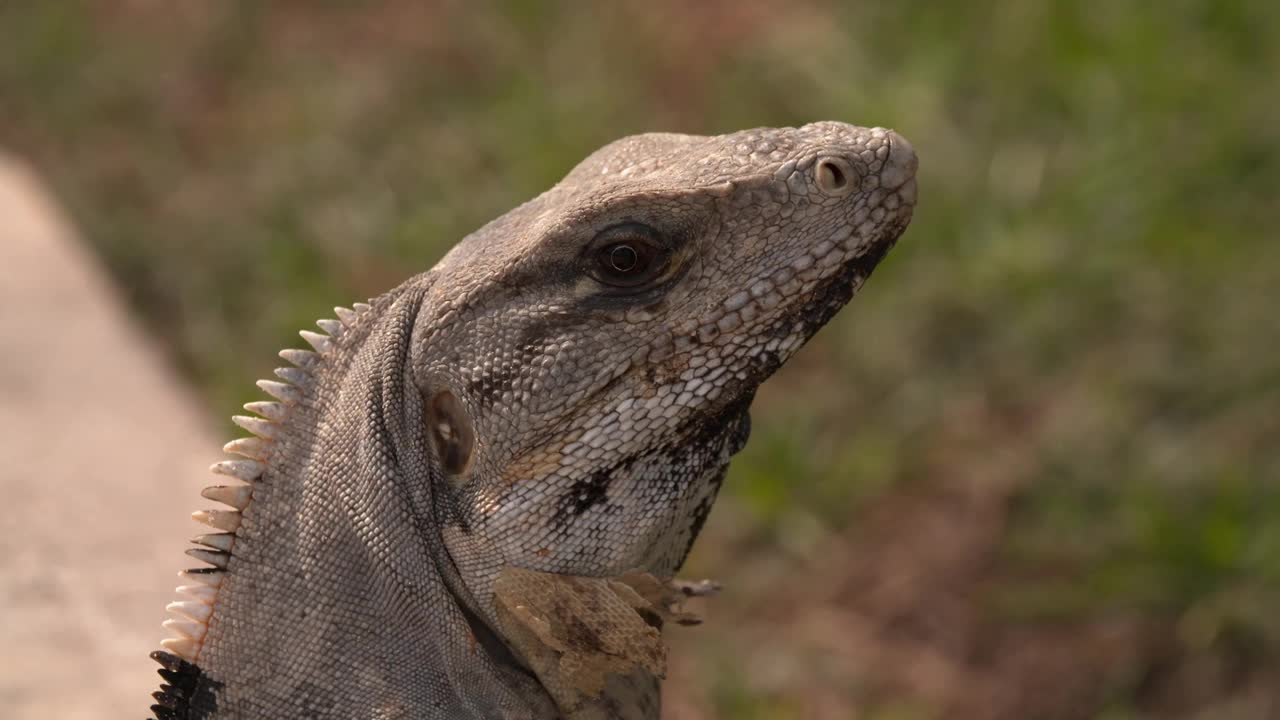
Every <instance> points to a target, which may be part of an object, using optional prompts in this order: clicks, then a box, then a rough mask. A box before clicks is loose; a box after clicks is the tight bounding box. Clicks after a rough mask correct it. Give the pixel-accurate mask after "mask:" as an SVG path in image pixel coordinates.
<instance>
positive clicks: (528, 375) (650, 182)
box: [152, 122, 916, 720]
mask: <svg viewBox="0 0 1280 720" xmlns="http://www.w3.org/2000/svg"><path fill="white" fill-rule="evenodd" d="M915 170H916V157H915V153H914V152H913V151H912V149H911V146H910V145H909V144H908V143H907V142H906V141H905V140H904V139H902V137H900V136H899V135H897V134H896V133H894V132H892V131H890V130H884V129H881V128H872V129H867V128H859V127H853V126H850V125H845V124H842V123H834V122H823V123H815V124H812V125H806V126H804V127H801V128H782V129H756V130H747V131H743V132H739V133H734V134H730V135H722V136H717V137H699V136H690V135H671V134H650V135H638V136H634V137H629V138H624V139H622V140H619V141H617V142H614V143H612V144H610V145H608V146H606V147H604V148H603V149H601V150H599V151H597V152H596V153H595V154H593V155H591V156H590V157H588V158H587V159H586V160H584V161H583V162H582V163H581V164H580V165H578V167H576V168H575V169H574V170H573V171H572V172H570V173H569V175H568V176H567V177H565V179H564V180H563V181H561V182H560V183H559V184H558V185H556V186H555V187H553V188H551V189H550V190H548V191H547V192H545V193H544V194H542V195H541V196H539V197H537V198H535V199H533V200H531V201H529V202H527V203H525V204H524V205H521V206H520V207H518V208H516V209H514V210H512V211H511V212H509V213H507V214H506V215H504V216H502V217H500V218H498V219H497V220H494V221H493V222H491V223H489V224H488V225H486V226H485V227H483V228H481V229H480V230H478V231H476V232H475V233H472V234H471V235H469V236H467V237H466V238H465V239H463V240H462V242H460V243H459V244H458V245H457V246H456V247H455V248H454V249H453V250H452V252H450V253H449V254H448V255H447V256H445V258H444V259H443V260H441V261H440V262H439V264H437V265H436V266H435V267H434V268H432V269H431V270H429V271H427V272H425V273H422V274H420V275H418V276H416V277H414V278H412V279H410V280H408V281H407V282H405V283H404V284H403V285H401V286H400V287H398V288H396V289H394V290H392V291H390V292H388V293H387V294H385V295H383V296H381V297H379V298H376V299H374V300H372V301H370V303H369V304H367V305H366V304H356V305H355V307H354V309H351V310H348V309H343V308H337V309H336V312H337V319H335V320H321V321H319V323H318V325H319V327H320V329H322V330H323V331H324V333H323V334H320V333H312V332H306V331H304V332H303V333H302V335H303V337H304V338H305V339H306V340H307V341H308V342H309V343H310V344H311V345H312V346H313V347H314V352H312V351H302V350H285V351H283V352H281V357H283V358H284V359H285V360H287V361H288V362H289V363H291V365H292V367H288V368H283V369H280V370H277V371H276V372H277V375H278V376H279V379H278V380H271V381H261V382H259V383H258V384H259V386H260V387H261V388H262V389H263V390H265V391H266V392H267V393H269V394H270V395H272V396H274V398H275V401H274V402H259V403H250V404H249V405H247V406H246V408H247V409H249V410H250V411H251V412H253V413H255V414H256V415H257V417H237V418H235V420H236V422H237V423H238V424H239V425H240V426H242V427H243V428H245V429H246V430H248V431H249V432H250V433H252V437H248V438H244V439H240V440H236V441H234V442H232V443H230V444H229V445H227V447H226V450H227V451H228V452H229V453H231V454H233V455H236V456H238V459H233V460H226V461H223V462H220V463H218V464H216V465H214V466H213V471H214V472H215V473H218V474H220V475H222V476H224V477H225V478H226V480H227V484H225V485H220V486H216V487H211V488H209V489H207V490H206V491H205V492H204V496H205V497H207V498H209V499H211V500H215V501H218V502H220V503H223V504H224V505H226V506H227V507H226V508H225V509H221V510H209V511H205V512H202V513H197V514H196V516H197V519H199V520H202V521H203V522H205V523H206V524H208V525H210V526H211V527H212V530H211V531H210V533H209V534H207V535H203V536H201V537H199V538H196V540H195V542H196V543H197V547H195V548H192V549H191V550H189V551H188V552H189V553H190V554H191V555H193V556H194V557H196V558H198V559H200V560H202V561H204V562H206V563H207V564H208V566H207V567H202V568H198V569H194V570H190V571H187V572H185V573H183V576H184V581H185V582H184V587H181V588H179V592H180V593H181V594H182V596H183V599H182V600H181V601H180V602H177V603H174V604H172V605H170V606H169V608H170V610H172V611H173V613H174V618H173V619H172V620H170V621H168V622H166V626H168V627H169V629H170V630H172V631H173V632H174V633H175V635H176V637H175V638H173V639H169V640H165V641H164V642H163V643H162V645H163V646H164V648H165V649H164V651H162V652H158V653H156V654H155V657H156V658H157V660H159V661H160V663H161V664H162V665H163V666H164V669H163V670H162V671H161V674H162V675H163V676H164V679H165V684H164V685H162V686H161V690H160V691H159V692H157V693H156V694H155V697H156V698H157V701H158V704H156V705H154V706H153V708H152V709H153V711H154V712H155V714H156V717H157V718H160V719H161V720H163V719H165V718H554V717H560V716H562V715H563V716H570V717H629V718H655V717H657V715H658V680H659V678H660V676H661V673H662V666H661V662H660V661H661V658H660V654H661V652H662V648H661V643H660V642H659V641H657V640H656V638H657V637H658V636H657V632H656V626H657V625H659V624H660V623H657V622H647V623H646V621H645V619H646V618H648V619H649V620H650V621H651V620H652V618H653V615H654V608H653V607H649V606H650V605H661V604H662V603H661V602H660V601H659V599H657V595H660V594H661V593H659V592H658V591H656V590H654V588H657V587H659V586H661V585H662V583H663V582H665V581H667V580H669V579H670V578H671V577H672V575H673V574H674V573H675V571H676V570H677V569H678V568H679V567H680V565H681V563H682V562H683V561H684V558H685V556H686V555H687V554H688V552H689V548H690V545H691V544H692V542H693V540H694V538H695V537H696V536H697V534H698V531H699V529H700V528H701V527H702V524H703V521H704V520H705V519H706V517H707V513H708V512H709V511H710V509H711V505H712V502H713V501H714V499H715V497H716V493H717V490H718V489H719V487H720V483H721V481H722V480H723V478H724V475H725V470H726V468H727V466H728V463H729V458H730V456H731V455H733V454H734V453H735V452H737V451H738V450H739V449H740V448H741V447H742V445H743V443H745V442H746V439H747V434H748V428H749V419H748V415H747V408H748V406H749V404H750V402H751V399H752V397H753V395H754V393H755V391H756V388H757V387H758V386H759V384H760V383H761V382H763V381H764V380H765V379H766V378H767V377H769V375H771V374H772V373H773V372H774V371H776V370H777V369H778V367H779V366H780V365H782V363H783V362H785V361H786V360H787V358H789V357H790V356H791V355H792V354H793V353H794V352H795V351H796V350H797V349H798V348H799V347H800V346H801V345H802V344H803V343H804V342H805V341H806V340H807V339H808V338H809V337H811V336H812V335H813V334H814V333H815V332H816V331H817V330H818V328H820V327H821V326H822V325H823V324H824V323H825V322H826V321H827V320H829V319H830V318H831V316H832V315H834V314H835V312H836V311H837V310H839V309H840V308H841V307H842V306H843V305H844V304H845V303H846V302H847V301H848V300H849V298H850V297H852V295H853V294H854V292H856V291H857V290H858V289H859V288H860V287H861V285H862V283H863V282H864V281H865V280H866V279H867V277H868V275H870V273H871V271H872V270H873V269H874V268H875V266H876V264H877V263H878V262H879V261H880V259H881V258H882V257H883V256H884V254H885V253H886V252H887V251H888V250H889V249H890V248H891V247H892V246H893V244H894V243H895V242H896V241H897V239H898V237H899V235H901V234H902V232H903V230H904V229H905V228H906V226H907V224H908V222H909V221H910V219H911V214H912V208H913V207H914V205H915V201H916V182H915ZM624 576H625V577H627V578H631V580H623V579H620V578H624ZM647 576H652V577H648V580H642V581H637V580H635V579H636V578H645V577H647ZM645 583H649V584H648V585H645ZM646 593H647V594H648V596H647V597H646ZM655 593H656V594H655ZM627 612H632V613H635V616H634V618H633V617H631V616H629V615H627ZM658 614H659V615H660V614H661V613H658ZM655 653H657V654H655Z"/></svg>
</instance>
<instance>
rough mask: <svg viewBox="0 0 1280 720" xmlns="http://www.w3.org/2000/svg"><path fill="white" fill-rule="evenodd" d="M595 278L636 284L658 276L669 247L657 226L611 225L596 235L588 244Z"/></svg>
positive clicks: (621, 284) (612, 283) (628, 285)
mask: <svg viewBox="0 0 1280 720" xmlns="http://www.w3.org/2000/svg"><path fill="white" fill-rule="evenodd" d="M587 259H588V262H589V263H590V272H591V275H592V277H594V278H595V279H596V280H598V281H600V282H601V283H604V284H605V285H610V286H613V287H617V288H638V287H640V286H643V285H645V284H647V283H649V282H651V281H653V280H654V278H657V277H658V276H660V275H661V274H662V272H663V270H666V268H667V264H668V262H669V261H670V260H671V251H670V250H668V249H667V246H666V243H664V242H663V241H662V236H661V235H659V234H658V231H657V230H654V229H653V228H651V227H649V226H648V225H642V224H640V223H624V224H622V225H614V226H613V227H611V228H608V229H606V230H604V231H602V232H601V233H600V234H599V235H596V237H595V239H593V240H592V241H591V245H589V246H588V248H587Z"/></svg>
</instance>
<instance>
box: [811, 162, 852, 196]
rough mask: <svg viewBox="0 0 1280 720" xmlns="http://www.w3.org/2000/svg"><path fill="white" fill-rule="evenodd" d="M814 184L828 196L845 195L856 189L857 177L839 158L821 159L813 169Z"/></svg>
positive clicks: (847, 164)
mask: <svg viewBox="0 0 1280 720" xmlns="http://www.w3.org/2000/svg"><path fill="white" fill-rule="evenodd" d="M813 178H814V182H816V183H817V184H818V189H819V190H821V191H822V192H824V193H826V194H828V195H837V196H838V195H847V194H849V193H851V192H853V191H854V190H857V189H858V176H857V174H856V173H854V171H853V168H852V167H850V166H849V163H847V162H845V161H844V160H843V159H841V158H834V157H828V158H822V159H820V160H818V162H817V163H815V164H814V167H813Z"/></svg>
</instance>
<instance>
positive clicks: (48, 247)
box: [0, 156, 217, 719]
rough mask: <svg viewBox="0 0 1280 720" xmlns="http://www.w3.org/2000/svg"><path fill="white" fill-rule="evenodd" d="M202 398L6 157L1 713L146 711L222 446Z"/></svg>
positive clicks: (2, 191)
mask: <svg viewBox="0 0 1280 720" xmlns="http://www.w3.org/2000/svg"><path fill="white" fill-rule="evenodd" d="M197 407H198V406H197V404H196V403H195V402H194V399H193V398H192V397H189V396H188V395H187V393H186V392H185V391H184V389H183V388H182V386H181V385H180V384H179V382H178V381H177V378H175V377H174V375H173V373H172V372H171V371H170V370H169V369H168V368H167V367H166V366H165V365H164V363H163V362H162V361H161V360H160V357H159V355H158V353H157V352H155V350H154V348H153V347H152V346H151V344H150V343H149V342H147V341H146V339H145V338H144V337H143V334H142V333H141V332H140V331H139V330H138V329H137V328H135V327H134V326H133V325H132V324H131V323H130V322H129V319H128V316H127V315H126V313H125V311H124V309H123V307H122V306H121V302H120V301H119V299H118V297H117V296H116V295H115V293H114V292H113V291H112V288H111V287H110V285H109V284H108V283H107V282H106V280H105V279H104V275H103V273H102V272H101V271H100V270H99V268H97V267H96V266H95V264H94V261H93V259H92V258H91V257H90V256H89V254H88V253H87V252H86V251H85V250H84V249H83V248H82V247H81V246H80V244H79V243H78V242H77V241H76V238H75V236H74V232H73V231H72V230H71V229H70V227H69V225H68V223H67V222H66V221H65V220H64V219H63V218H62V217H61V216H60V214H59V213H58V212H57V210H56V209H55V207H54V205H53V203H52V202H51V201H50V200H49V199H48V197H47V195H46V194H45V193H44V192H43V191H42V189H41V188H40V186H39V183H38V181H37V180H36V179H35V178H34V177H33V176H32V175H31V174H30V173H29V172H28V171H27V170H25V169H24V168H23V167H21V166H20V165H19V164H17V163H15V162H14V161H13V160H12V159H9V158H5V157H3V156H0V457H2V458H3V460H2V461H0V493H2V495H0V497H3V512H0V715H3V716H4V717H6V718H11V719H17V718H63V719H70V718H108V717H135V718H136V717H141V716H143V715H144V714H145V713H146V707H147V706H148V705H149V704H150V703H149V702H148V700H149V697H148V695H149V693H150V692H151V691H152V690H154V689H155V684H156V682H157V680H158V678H157V676H156V675H155V672H154V669H155V665H154V663H152V662H151V661H150V660H149V659H148V658H147V654H148V653H149V652H150V651H151V650H152V649H154V648H156V647H157V643H158V640H159V639H160V638H161V637H163V636H164V631H163V628H161V627H160V626H159V623H160V621H161V620H163V619H164V610H163V608H164V605H165V604H166V603H167V602H168V601H169V600H170V599H171V597H172V592H171V589H172V587H173V585H174V584H175V581H176V579H177V578H176V577H175V576H174V572H176V571H177V570H178V569H179V568H181V567H185V566H186V565H189V564H190V562H189V561H186V558H185V557H184V556H183V555H182V554H181V548H182V547H183V542H184V541H185V540H186V539H187V538H188V537H190V536H191V535H192V534H194V530H195V526H194V524H193V523H192V522H191V521H190V520H188V519H186V517H187V515H188V513H189V511H190V510H193V509H196V507H195V505H196V503H197V502H198V501H199V497H198V495H197V493H198V490H199V488H200V486H202V485H203V484H206V483H205V478H206V475H205V473H204V467H205V465H206V464H207V463H208V462H209V461H211V460H212V459H214V456H215V454H216V448H217V445H216V444H215V440H214V438H213V437H212V435H211V433H210V432H209V429H208V428H207V427H206V426H205V425H204V423H203V421H202V418H201V417H200V415H199V414H198V412H197V411H196V408H197ZM184 561H185V562H184Z"/></svg>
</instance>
